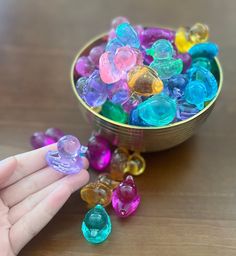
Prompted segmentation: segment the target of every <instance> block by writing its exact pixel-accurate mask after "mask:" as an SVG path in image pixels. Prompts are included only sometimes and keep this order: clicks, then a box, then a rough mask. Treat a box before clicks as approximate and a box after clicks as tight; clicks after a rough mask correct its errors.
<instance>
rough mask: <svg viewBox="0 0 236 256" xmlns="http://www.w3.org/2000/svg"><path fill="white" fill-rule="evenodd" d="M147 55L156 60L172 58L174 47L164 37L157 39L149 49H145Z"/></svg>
mask: <svg viewBox="0 0 236 256" xmlns="http://www.w3.org/2000/svg"><path fill="white" fill-rule="evenodd" d="M146 53H147V55H151V56H152V57H153V59H154V60H155V61H156V60H164V59H165V60H167V59H172V56H173V55H174V48H173V46H172V44H171V43H170V42H169V41H168V40H166V39H160V40H157V41H156V42H155V43H154V44H153V45H152V47H151V48H150V49H147V50H146Z"/></svg>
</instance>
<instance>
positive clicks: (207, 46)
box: [188, 42, 219, 59]
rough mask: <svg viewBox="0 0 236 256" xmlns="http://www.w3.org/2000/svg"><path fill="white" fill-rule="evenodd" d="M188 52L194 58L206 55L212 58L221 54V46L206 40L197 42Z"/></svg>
mask: <svg viewBox="0 0 236 256" xmlns="http://www.w3.org/2000/svg"><path fill="white" fill-rule="evenodd" d="M188 52H189V54H190V55H191V56H192V58H198V57H204V58H209V59H212V58H214V57H216V56H217V55H218V54H219V48H218V46H217V44H214V43H211V42H206V43H200V44H195V45H194V46H193V47H191V48H190V49H189V51H188Z"/></svg>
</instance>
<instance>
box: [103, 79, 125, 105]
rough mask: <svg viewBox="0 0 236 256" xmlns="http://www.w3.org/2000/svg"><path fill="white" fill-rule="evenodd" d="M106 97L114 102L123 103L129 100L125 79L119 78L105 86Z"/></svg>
mask: <svg viewBox="0 0 236 256" xmlns="http://www.w3.org/2000/svg"><path fill="white" fill-rule="evenodd" d="M107 91H108V99H109V100H110V101H111V102H112V103H114V104H123V103H124V102H126V101H128V100H129V97H130V89H129V87H128V84H127V82H126V80H123V79H122V80H120V81H118V82H116V83H114V84H109V85H108V86H107Z"/></svg>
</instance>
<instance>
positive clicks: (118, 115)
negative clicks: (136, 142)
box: [101, 101, 128, 123]
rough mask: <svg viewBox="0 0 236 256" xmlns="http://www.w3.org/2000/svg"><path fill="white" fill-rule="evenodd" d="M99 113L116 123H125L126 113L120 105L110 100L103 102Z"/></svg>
mask: <svg viewBox="0 0 236 256" xmlns="http://www.w3.org/2000/svg"><path fill="white" fill-rule="evenodd" d="M101 114H102V115H103V116H105V117H107V118H109V119H111V120H113V121H116V122H118V123H127V119H128V114H127V113H126V112H125V111H124V110H123V108H122V107H121V106H120V105H118V104H114V103H112V102H110V101H106V102H105V103H104V104H103V106H102V111H101Z"/></svg>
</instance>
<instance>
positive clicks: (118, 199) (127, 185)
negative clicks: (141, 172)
mask: <svg viewBox="0 0 236 256" xmlns="http://www.w3.org/2000/svg"><path fill="white" fill-rule="evenodd" d="M139 204H140V196H139V195H138V193H137V188H136V185H135V183H134V180H133V177H132V176H131V175H129V176H127V177H126V179H125V180H124V181H123V182H122V183H120V185H119V186H118V187H117V188H116V189H115V190H114V191H113V194H112V206H113V209H114V211H115V213H116V215H117V216H119V217H122V218H126V217H128V216H129V215H131V214H132V213H134V212H135V211H136V209H137V208H138V206H139Z"/></svg>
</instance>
